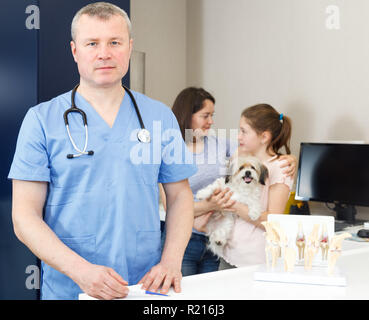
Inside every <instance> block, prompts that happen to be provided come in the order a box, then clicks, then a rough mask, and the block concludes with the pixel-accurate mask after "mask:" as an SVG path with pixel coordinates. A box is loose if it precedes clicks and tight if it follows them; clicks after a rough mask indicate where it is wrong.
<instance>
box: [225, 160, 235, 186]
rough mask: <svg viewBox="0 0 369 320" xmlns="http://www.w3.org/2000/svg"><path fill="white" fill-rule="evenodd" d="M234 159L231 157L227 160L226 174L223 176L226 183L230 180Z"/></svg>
mask: <svg viewBox="0 0 369 320" xmlns="http://www.w3.org/2000/svg"><path fill="white" fill-rule="evenodd" d="M235 161H236V160H235V159H233V160H231V159H229V160H227V174H226V176H225V183H226V184H227V183H229V182H231V180H232V175H233V167H234V162H235Z"/></svg>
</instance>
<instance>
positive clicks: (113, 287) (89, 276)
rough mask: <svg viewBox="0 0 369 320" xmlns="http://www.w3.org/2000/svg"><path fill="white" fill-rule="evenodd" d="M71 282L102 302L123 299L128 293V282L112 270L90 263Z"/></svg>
mask: <svg viewBox="0 0 369 320" xmlns="http://www.w3.org/2000/svg"><path fill="white" fill-rule="evenodd" d="M73 278H75V277H73ZM73 280H74V281H75V282H76V283H77V284H78V285H79V287H80V288H81V289H82V290H83V291H84V292H85V293H87V294H88V295H89V296H91V297H94V298H98V299H103V300H111V299H116V298H125V297H126V296H127V295H128V291H129V289H128V287H127V285H128V282H127V281H125V280H124V279H123V278H122V277H121V276H120V275H119V274H118V273H116V272H115V271H114V270H113V269H112V268H108V267H104V266H100V265H95V264H91V263H88V264H86V265H85V266H84V267H83V268H81V269H79V271H78V274H77V275H76V278H75V279H73Z"/></svg>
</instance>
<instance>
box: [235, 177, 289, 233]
mask: <svg viewBox="0 0 369 320" xmlns="http://www.w3.org/2000/svg"><path fill="white" fill-rule="evenodd" d="M289 195H290V189H289V187H288V186H287V185H286V184H284V183H275V184H273V185H271V186H270V187H269V197H268V209H267V211H265V212H263V213H262V214H261V216H260V217H259V219H257V220H251V219H250V217H249V215H248V213H249V208H248V206H247V205H245V204H243V203H240V202H236V203H235V204H234V205H233V206H232V207H231V208H232V209H234V210H235V213H236V214H237V215H238V216H240V217H241V218H242V219H244V220H245V221H247V222H249V223H252V224H253V225H255V226H257V227H259V228H261V229H264V227H263V225H262V224H261V222H263V221H266V220H267V216H268V214H270V213H283V212H284V210H285V208H286V204H287V201H288V197H289Z"/></svg>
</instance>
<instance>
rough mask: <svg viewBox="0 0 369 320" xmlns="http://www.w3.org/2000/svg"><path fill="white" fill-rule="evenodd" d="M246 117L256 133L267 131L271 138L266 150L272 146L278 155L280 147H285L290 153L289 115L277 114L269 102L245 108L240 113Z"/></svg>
mask: <svg viewBox="0 0 369 320" xmlns="http://www.w3.org/2000/svg"><path fill="white" fill-rule="evenodd" d="M241 116H242V117H245V118H246V122H247V123H248V124H249V125H250V126H251V127H252V128H253V129H254V130H255V131H256V132H257V133H258V134H261V133H263V132H264V131H269V132H270V133H271V135H272V139H271V141H270V143H269V145H268V147H267V150H269V149H270V148H272V150H273V151H274V153H276V154H277V155H278V156H279V155H281V153H280V152H279V151H280V149H281V148H282V147H285V149H286V153H287V154H290V153H291V150H290V139H291V132H292V126H291V120H290V118H289V117H287V116H285V115H283V114H282V113H281V114H279V113H278V112H277V111H276V110H275V109H274V108H273V107H272V106H270V105H269V104H257V105H255V106H252V107H249V108H246V109H245V110H244V111H243V112H242V114H241Z"/></svg>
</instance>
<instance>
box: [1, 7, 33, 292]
mask: <svg viewBox="0 0 369 320" xmlns="http://www.w3.org/2000/svg"><path fill="white" fill-rule="evenodd" d="M1 4H2V9H1V10H0V38H1V50H0V144H1V153H0V176H1V179H0V299H36V298H37V291H36V290H28V289H27V288H26V286H25V281H26V277H27V276H28V275H27V274H26V273H25V270H26V268H27V266H28V265H37V260H36V258H35V257H34V256H33V255H32V253H31V252H30V251H29V250H28V249H27V248H26V247H25V246H24V245H23V244H22V243H21V242H20V241H18V240H17V239H16V237H15V235H14V232H13V226H12V223H11V181H8V180H7V178H6V177H7V175H8V172H9V168H10V164H11V161H12V159H13V154H14V150H15V144H16V139H17V136H18V130H19V128H20V125H21V123H22V120H23V117H24V115H25V113H26V111H27V109H28V108H29V107H32V106H33V105H35V104H36V103H37V30H36V29H32V30H29V29H27V28H26V25H25V21H26V18H27V17H28V16H29V15H28V14H26V13H25V11H26V8H27V7H28V6H29V5H31V4H36V5H37V1H29V0H17V1H14V0H2V2H1Z"/></svg>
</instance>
